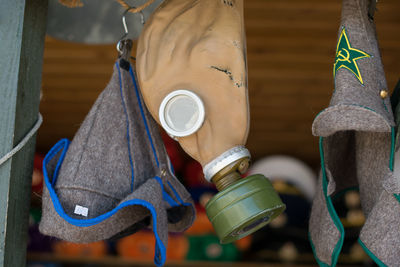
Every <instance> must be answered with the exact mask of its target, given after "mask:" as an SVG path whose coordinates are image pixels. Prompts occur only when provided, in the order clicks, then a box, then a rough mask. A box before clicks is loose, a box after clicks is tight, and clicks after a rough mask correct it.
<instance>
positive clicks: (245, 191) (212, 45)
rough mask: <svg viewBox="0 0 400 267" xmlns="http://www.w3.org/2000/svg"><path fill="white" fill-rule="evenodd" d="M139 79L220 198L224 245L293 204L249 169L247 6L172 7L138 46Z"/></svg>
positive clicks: (214, 202) (226, 2)
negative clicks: (215, 188) (282, 200)
mask: <svg viewBox="0 0 400 267" xmlns="http://www.w3.org/2000/svg"><path fill="white" fill-rule="evenodd" d="M136 55H137V62H136V65H137V72H138V79H139V83H140V85H141V90H142V94H143V98H144V101H145V103H146V105H147V107H148V109H149V111H150V113H151V114H152V116H153V117H154V118H155V120H156V121H157V122H158V123H159V124H161V126H162V127H163V128H164V130H165V131H166V132H167V133H168V134H169V135H170V136H172V137H173V138H174V139H175V140H177V141H178V142H179V144H180V145H181V146H182V148H183V149H184V150H185V151H186V152H187V153H188V154H189V155H190V156H191V157H193V158H194V159H195V160H197V161H198V162H199V163H200V164H201V165H202V166H203V171H204V175H205V178H206V179H207V180H208V181H210V182H213V183H214V184H215V185H216V187H217V189H218V190H219V191H220V192H219V193H218V194H216V195H215V196H214V197H213V198H212V199H211V200H210V201H209V202H208V204H207V206H206V210H207V215H208V217H209V219H210V221H211V222H212V224H213V226H214V228H215V230H216V233H217V235H218V236H219V238H220V240H221V242H222V243H228V242H232V241H234V240H237V239H240V238H242V237H244V236H246V235H248V234H250V233H252V232H254V231H256V230H257V229H259V228H261V227H262V226H264V225H266V224H267V223H268V222H269V221H271V220H272V219H274V218H275V217H276V216H278V215H279V214H280V213H281V212H282V211H283V210H284V209H285V205H284V204H283V203H282V202H281V200H280V198H279V196H278V195H277V194H276V192H275V191H274V189H273V188H272V186H271V184H270V182H269V181H268V179H266V178H265V177H264V176H262V175H252V176H250V177H247V178H244V179H241V174H244V173H245V172H246V171H247V169H248V166H249V161H250V153H249V151H248V150H247V149H246V148H245V147H244V144H245V142H246V140H247V136H248V132H249V103H248V92H247V63H246V39H245V31H244V17H243V0H166V1H164V2H163V3H162V4H161V5H160V6H159V7H158V8H157V9H156V11H155V12H154V13H153V14H152V16H151V17H150V19H149V20H148V21H147V23H146V25H145V27H144V29H143V31H142V33H141V36H140V37H139V41H138V48H137V54H136Z"/></svg>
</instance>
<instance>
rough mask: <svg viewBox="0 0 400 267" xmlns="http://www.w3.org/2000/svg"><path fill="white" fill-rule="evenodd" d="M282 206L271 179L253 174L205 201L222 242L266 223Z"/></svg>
mask: <svg viewBox="0 0 400 267" xmlns="http://www.w3.org/2000/svg"><path fill="white" fill-rule="evenodd" d="M285 208H286V206H285V204H283V203H282V201H281V199H280V197H279V195H278V194H277V193H276V191H275V190H274V188H273V187H272V184H271V182H270V181H269V180H268V179H267V178H266V177H265V176H263V175H261V174H256V175H251V176H249V177H246V178H243V179H240V180H238V181H236V182H235V183H233V184H232V185H230V186H228V187H227V188H225V189H224V190H222V191H221V192H219V193H217V194H216V195H215V196H214V197H213V198H211V199H210V201H209V202H208V203H207V205H206V212H207V216H208V219H209V220H210V221H211V223H212V224H213V226H214V229H215V231H216V233H217V236H218V237H219V239H220V241H221V243H222V244H226V243H230V242H233V241H235V240H238V239H241V238H243V237H245V236H247V235H249V234H251V233H253V232H255V231H257V230H258V229H260V228H261V227H263V226H265V225H267V224H268V223H269V222H270V221H272V220H273V219H274V218H276V217H277V216H278V215H279V214H281V213H282V212H283V211H284V210H285Z"/></svg>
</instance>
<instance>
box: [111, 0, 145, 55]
mask: <svg viewBox="0 0 400 267" xmlns="http://www.w3.org/2000/svg"><path fill="white" fill-rule="evenodd" d="M134 8H135V7H134V6H131V7H129V8H127V9H125V11H124V13H122V26H123V27H124V32H125V33H124V35H123V36H122V37H121V38H120V39H119V41H118V43H117V50H118V52H119V53H120V54H122V41H124V40H125V39H126V37H127V36H128V34H129V31H128V26H127V25H126V14H127V13H128V12H129V10H131V9H134ZM139 14H140V22H141V23H142V24H143V25H144V23H145V20H144V14H143V12H142V11H139Z"/></svg>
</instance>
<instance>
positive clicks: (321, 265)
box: [308, 232, 330, 267]
mask: <svg viewBox="0 0 400 267" xmlns="http://www.w3.org/2000/svg"><path fill="white" fill-rule="evenodd" d="M308 240H310V244H311V249H312V252H313V254H314V258H315V260H316V261H317V263H318V265H319V266H320V267H330V266H329V265H328V264H326V263H325V262H322V261H321V260H320V259H318V257H317V253H316V251H315V246H314V243H313V242H312V239H311V235H310V232H308Z"/></svg>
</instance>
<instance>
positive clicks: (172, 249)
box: [167, 234, 189, 261]
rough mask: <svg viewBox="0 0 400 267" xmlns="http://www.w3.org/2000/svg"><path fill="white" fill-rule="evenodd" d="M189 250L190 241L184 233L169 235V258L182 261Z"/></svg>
mask: <svg viewBox="0 0 400 267" xmlns="http://www.w3.org/2000/svg"><path fill="white" fill-rule="evenodd" d="M188 251H189V241H188V240H187V238H186V237H185V236H184V235H182V234H179V235H178V234H175V235H169V237H168V248H167V260H176V261H181V260H184V259H185V258H186V254H187V253H188Z"/></svg>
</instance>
